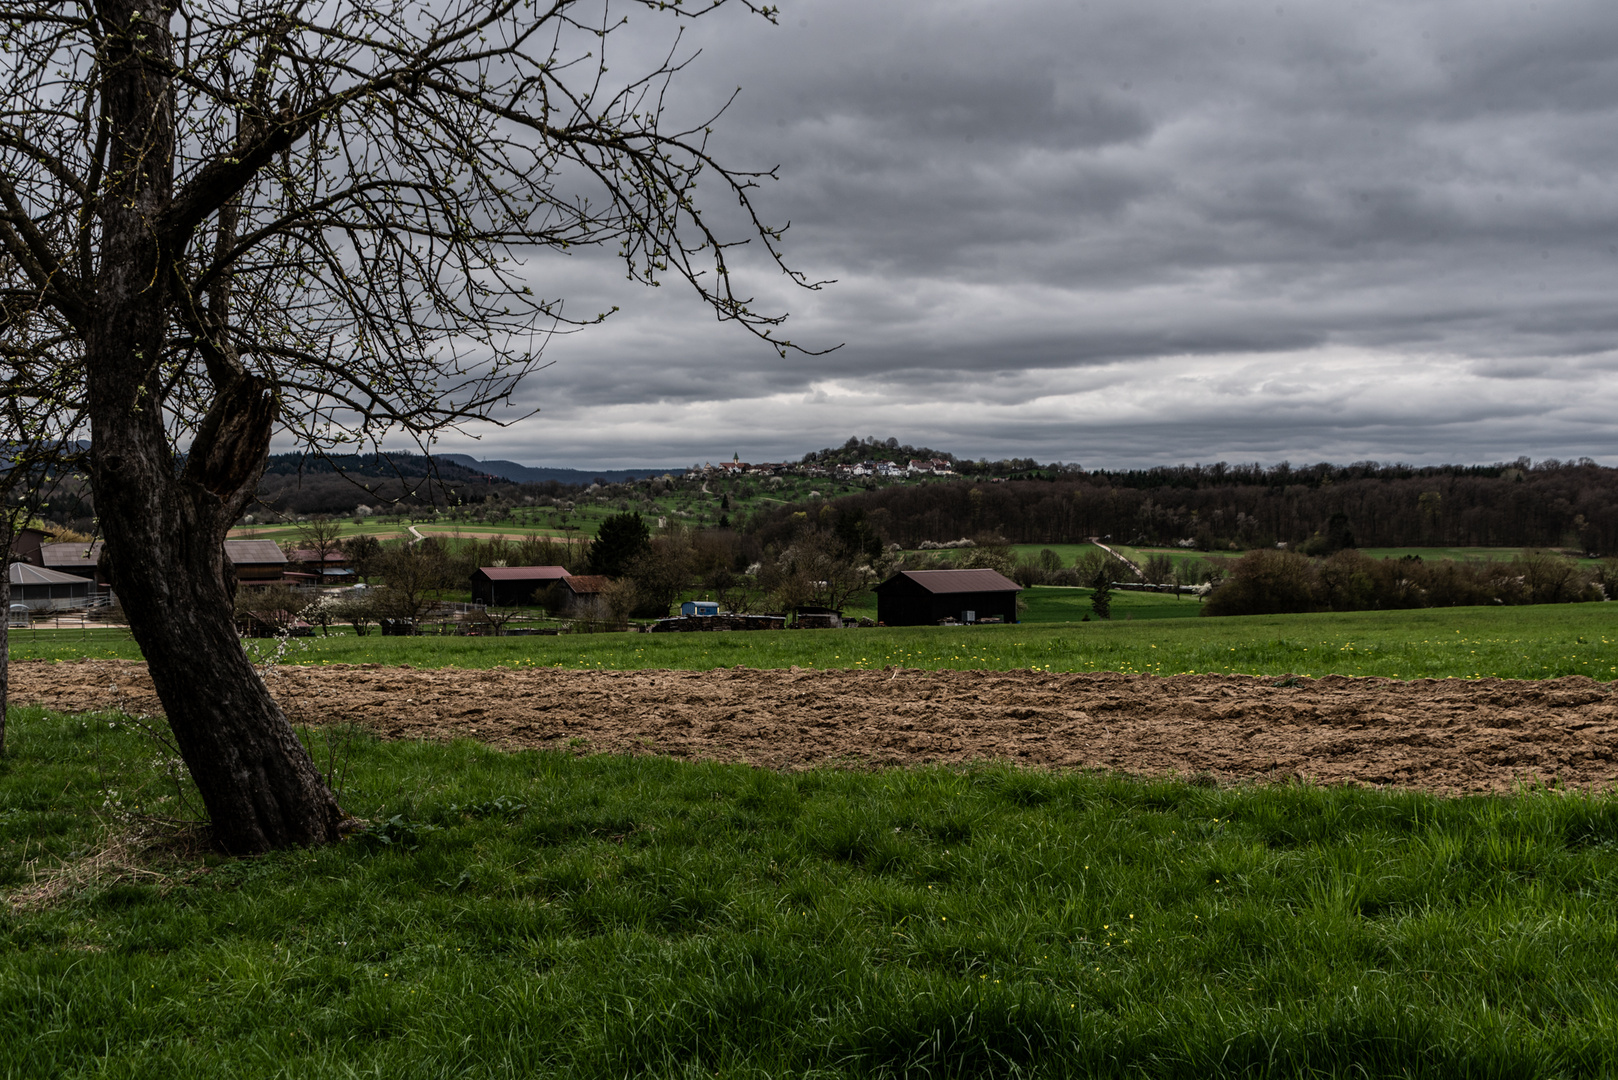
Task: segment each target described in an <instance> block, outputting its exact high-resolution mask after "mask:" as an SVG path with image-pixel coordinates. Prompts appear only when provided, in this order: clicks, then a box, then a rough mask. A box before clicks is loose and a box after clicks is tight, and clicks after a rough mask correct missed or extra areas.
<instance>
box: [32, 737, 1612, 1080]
mask: <svg viewBox="0 0 1618 1080" xmlns="http://www.w3.org/2000/svg"><path fill="white" fill-rule="evenodd" d="M309 738H310V739H311V740H312V741H313V744H314V746H313V749H314V751H315V755H316V757H317V758H318V759H320V760H322V761H326V760H336V761H337V762H339V763H340V764H341V765H342V771H341V782H342V784H343V788H344V800H345V803H346V805H347V806H348V807H349V808H350V809H351V810H353V811H354V812H356V813H358V814H360V815H361V816H363V817H365V818H367V819H368V820H369V821H370V822H371V823H372V825H371V828H370V829H369V831H367V832H365V833H362V834H359V835H356V836H354V837H352V838H351V839H349V840H348V841H347V842H345V843H343V844H341V845H338V846H335V847H332V848H328V849H324V850H318V851H291V852H283V853H280V854H275V855H270V856H265V857H262V858H256V859H241V860H229V859H223V858H219V857H217V856H214V855H211V854H208V853H207V852H206V850H205V849H204V848H203V847H202V846H201V843H200V838H199V836H198V834H197V832H196V831H195V830H194V829H191V828H186V827H184V826H175V825H169V824H165V823H164V822H165V820H166V819H168V818H173V817H176V816H181V817H183V815H184V810H183V799H184V798H185V797H186V795H187V794H188V793H187V791H186V789H185V788H184V786H183V785H182V786H177V785H176V784H175V782H174V780H173V779H172V777H171V776H170V774H169V772H168V771H167V765H168V762H167V761H166V755H164V754H162V753H161V752H160V751H159V750H158V748H157V747H156V746H155V745H154V744H153V743H152V742H151V741H150V740H149V738H148V737H146V736H144V735H142V734H141V733H140V732H139V731H138V730H137V729H136V728H134V727H133V726H131V725H130V724H129V723H127V722H125V721H123V720H122V719H121V718H118V717H115V716H83V717H68V716H59V715H55V714H51V713H46V712H42V711H39V710H35V709H19V710H16V711H15V712H14V713H13V716H12V722H11V731H10V739H11V753H10V755H9V756H8V757H7V758H5V759H4V760H3V761H0V888H3V890H4V892H5V893H6V894H7V896H8V899H9V900H10V903H9V904H7V905H4V906H3V907H0V1048H3V1049H0V1076H6V1077H45V1076H49V1077H109V1076H117V1077H135V1076H174V1075H187V1074H191V1075H199V1076H219V1075H229V1076H231V1077H236V1078H256V1077H266V1078H268V1077H292V1076H296V1077H354V1076H377V1077H390V1078H412V1077H445V1076H456V1077H485V1076H487V1077H512V1076H570V1077H627V1076H654V1077H693V1078H694V1077H713V1076H727V1077H730V1076H734V1077H771V1076H825V1077H829V1076H856V1077H864V1076H870V1077H893V1076H928V1077H979V1076H1052V1077H1059V1076H1061V1077H1065V1076H1075V1075H1082V1076H1131V1077H1138V1076H1152V1077H1188V1078H1196V1080H1202V1078H1206V1077H1227V1076H1228V1077H1238V1076H1241V1077H1247V1076H1288V1077H1290V1076H1303V1075H1308V1076H1343V1077H1348V1076H1353V1077H1395V1076H1397V1077H1455V1076H1477V1077H1518V1076H1570V1077H1571V1076H1610V1075H1612V1074H1613V1073H1614V1072H1615V1071H1618V976H1615V974H1614V970H1615V969H1614V966H1613V964H1612V957H1613V955H1614V954H1615V951H1618V924H1615V923H1614V920H1613V918H1612V912H1613V908H1614V904H1618V802H1614V801H1613V800H1612V799H1610V798H1595V797H1589V796H1585V795H1579V794H1569V793H1565V792H1560V791H1545V790H1525V791H1522V792H1519V793H1518V794H1515V795H1512V796H1509V797H1489V798H1467V799H1441V798H1436V797H1429V796H1424V795H1418V794H1409V793H1389V792H1373V791H1367V790H1358V789H1351V788H1343V789H1321V788H1312V787H1299V786H1291V787H1283V786H1268V787H1253V788H1245V787H1238V788H1218V787H1213V786H1198V785H1196V784H1189V783H1170V782H1143V781H1138V780H1131V779H1128V778H1125V777H1118V776H1108V775H1097V774H1064V775H1057V774H1048V773H1039V772H1029V771H1019V770H1014V769H1010V768H1005V767H999V766H984V767H981V768H973V769H964V770H946V769H938V768H923V769H915V770H904V771H889V772H880V773H867V772H853V771H835V770H816V771H809V772H801V773H791V774H780V773H772V772H768V771H762V770H756V769H748V768H743V767H735V766H720V765H711V764H690V763H680V762H675V761H671V760H667V759H662V758H656V757H650V756H648V757H632V758H625V757H606V756H600V757H577V758H576V757H571V756H568V755H565V754H560V753H545V752H523V753H501V752H497V751H494V750H490V749H488V748H485V747H483V746H480V745H476V744H472V743H466V742H457V743H453V744H447V745H443V744H417V743H383V742H378V741H375V740H373V739H371V738H369V737H366V736H363V735H359V734H356V733H353V732H349V731H326V732H317V733H311V734H310V735H309ZM328 744H330V749H332V750H333V751H334V752H335V757H334V758H329V757H328V752H327V751H328Z"/></svg>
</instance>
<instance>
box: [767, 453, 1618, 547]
mask: <svg viewBox="0 0 1618 1080" xmlns="http://www.w3.org/2000/svg"><path fill="white" fill-rule="evenodd" d="M836 502H837V505H838V506H839V508H840V509H855V508H858V509H862V510H864V511H865V513H866V516H867V520H869V521H870V523H871V525H872V526H873V527H874V528H876V529H877V530H878V531H879V532H880V533H881V534H882V536H883V537H884V539H886V540H888V541H891V542H895V543H899V544H901V545H903V546H905V547H907V548H908V547H915V546H917V545H919V544H920V543H921V542H922V541H924V540H948V539H952V538H956V537H963V536H976V535H980V534H985V533H987V534H995V535H1000V536H1003V537H1005V538H1006V539H1007V540H1010V541H1011V542H1013V543H1035V544H1053V543H1076V542H1080V541H1082V540H1084V539H1085V538H1087V537H1091V536H1111V537H1113V538H1114V539H1115V540H1118V541H1120V542H1126V543H1137V544H1163V545H1167V544H1177V543H1181V542H1183V541H1187V540H1189V541H1192V542H1193V544H1194V546H1196V547H1198V548H1200V549H1203V550H1222V549H1228V548H1230V547H1232V546H1235V547H1238V548H1252V547H1266V546H1272V545H1274V544H1275V543H1277V542H1285V543H1287V544H1288V545H1289V546H1303V545H1306V544H1309V543H1310V541H1312V540H1314V541H1316V546H1323V547H1325V548H1327V549H1335V548H1341V547H1354V546H1358V547H1414V546H1488V547H1561V546H1568V547H1578V548H1581V549H1582V550H1585V551H1588V552H1591V553H1609V554H1610V553H1612V552H1615V551H1618V469H1611V468H1606V467H1603V466H1600V465H1596V464H1595V463H1594V462H1591V461H1589V460H1588V459H1585V460H1583V461H1580V462H1565V463H1564V462H1557V461H1554V460H1551V461H1544V462H1540V463H1538V464H1535V465H1532V466H1530V465H1528V463H1527V462H1526V461H1522V462H1519V463H1516V464H1513V465H1503V466H1483V467H1475V466H1472V467H1435V468H1419V469H1418V468H1410V467H1404V466H1379V465H1375V464H1367V465H1354V466H1346V467H1345V466H1330V465H1319V466H1313V467H1310V468H1307V469H1294V468H1291V467H1289V466H1285V465H1282V466H1277V467H1274V468H1269V469H1264V468H1260V467H1258V466H1248V467H1242V466H1236V467H1232V466H1228V465H1224V464H1220V465H1213V466H1182V467H1179V468H1174V469H1152V470H1142V471H1137V472H1126V473H1077V474H1074V473H1053V474H1050V476H1049V478H1047V479H1042V480H1004V481H1001V480H997V481H990V482H979V481H971V480H961V481H955V482H950V483H932V484H921V485H892V486H888V487H873V488H872V489H870V490H867V491H863V492H859V493H856V494H853V495H849V496H844V497H843V498H841V499H838V500H836ZM801 509H803V507H797V506H794V507H786V508H783V509H781V510H777V511H773V512H771V513H769V514H765V515H761V516H760V518H758V519H757V520H756V521H755V522H754V524H753V527H754V529H756V530H759V531H766V532H767V531H769V530H770V528H771V526H772V524H773V523H774V522H775V520H776V519H778V518H782V517H785V516H788V515H790V514H792V513H793V512H794V511H797V510H801Z"/></svg>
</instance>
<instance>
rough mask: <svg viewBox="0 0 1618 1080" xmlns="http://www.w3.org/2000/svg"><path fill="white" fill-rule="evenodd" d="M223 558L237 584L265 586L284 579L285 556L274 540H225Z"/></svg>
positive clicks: (253, 586)
mask: <svg viewBox="0 0 1618 1080" xmlns="http://www.w3.org/2000/svg"><path fill="white" fill-rule="evenodd" d="M225 559H226V560H227V561H228V562H229V563H230V566H231V569H233V570H234V571H235V572H236V584H237V585H245V586H248V587H250V588H267V587H269V586H271V585H279V584H281V583H282V582H283V581H284V580H285V579H286V568H287V557H286V554H285V553H284V552H283V551H282V550H281V547H280V545H278V544H277V543H276V542H275V541H274V540H226V541H225Z"/></svg>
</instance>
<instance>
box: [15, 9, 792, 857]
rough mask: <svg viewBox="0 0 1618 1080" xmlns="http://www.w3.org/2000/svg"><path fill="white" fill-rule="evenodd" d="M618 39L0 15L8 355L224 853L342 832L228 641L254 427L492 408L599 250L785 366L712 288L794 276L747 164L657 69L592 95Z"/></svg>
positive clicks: (370, 429) (391, 14) (356, 425)
mask: <svg viewBox="0 0 1618 1080" xmlns="http://www.w3.org/2000/svg"><path fill="white" fill-rule="evenodd" d="M725 2H726V0H710V2H706V3H704V2H703V0H696V2H694V3H692V4H689V5H680V4H675V3H666V2H665V0H621V3H620V6H622V4H623V3H628V4H630V5H631V6H634V7H638V8H644V9H647V10H648V11H655V12H664V13H666V17H668V18H670V19H673V20H676V21H679V20H683V19H687V18H690V17H693V16H695V15H702V14H706V13H708V12H711V11H713V10H714V9H715V8H717V7H719V6H721V5H722V4H723V3H725ZM730 2H732V3H733V5H735V6H740V7H744V8H747V9H748V10H751V11H753V12H755V13H757V14H761V15H764V16H765V17H767V18H772V17H773V9H770V8H766V7H762V6H759V5H756V4H755V3H753V0H730ZM621 26H622V19H621V18H619V17H618V14H617V12H616V11H614V10H613V9H612V8H611V7H610V6H609V0H541V2H540V3H539V4H538V5H534V4H531V3H519V2H517V0H449V2H448V3H446V4H433V5H426V4H419V3H415V2H413V0H376V2H370V3H359V4H344V5H312V4H305V3H293V2H291V0H285V2H276V0H257V2H255V0H247V2H245V3H243V2H238V0H186V2H185V3H183V4H181V3H180V2H179V0H104V2H93V0H76V2H70V0H11V2H9V3H8V4H7V5H6V11H5V17H4V19H3V20H0V75H3V76H4V78H5V84H6V85H8V86H10V87H11V89H10V90H9V91H8V92H7V98H6V103H5V106H4V110H3V112H0V252H3V253H4V261H3V262H0V275H3V276H0V293H3V295H4V297H5V309H4V311H5V314H4V319H5V326H6V340H7V341H8V342H10V341H11V340H13V337H14V335H16V334H19V333H20V334H24V335H26V336H27V340H28V348H31V349H44V348H47V347H53V348H55V349H56V350H57V352H58V354H59V356H60V359H61V364H60V368H61V370H62V371H64V372H65V373H66V374H67V376H68V382H69V386H70V387H71V390H67V391H63V393H64V395H66V396H65V397H63V398H62V399H61V401H60V402H59V403H60V404H65V405H66V406H67V407H68V408H69V409H70V411H71V409H72V408H75V407H82V408H83V409H84V411H85V413H86V415H87V417H88V426H89V433H90V462H89V475H90V480H91V485H92V487H93V490H94V493H95V499H96V512H97V514H98V515H99V517H100V520H101V524H102V529H103V531H104V533H105V536H106V547H105V552H106V555H105V559H106V569H107V571H108V572H109V573H110V575H111V577H112V580H113V584H114V586H115V588H116V589H117V591H118V594H119V597H120V599H121V600H122V602H123V605H124V608H125V610H126V611H127V613H128V616H129V621H130V626H131V629H132V630H133V631H134V634H135V637H136V640H137V641H138V642H139V644H140V647H141V649H142V651H143V653H144V654H145V656H146V658H147V661H148V663H149V665H150V671H151V676H152V680H153V682H154V684H155V686H156V689H157V692H158V695H159V697H160V698H161V700H162V702H163V706H164V710H165V712H166V713H167V717H168V722H169V725H170V727H171V728H172V729H173V731H174V734H175V739H176V743H177V744H178V746H179V748H180V750H181V753H182V754H183V755H184V757H185V760H186V763H187V765H188V766H189V767H190V769H191V772H192V775H193V776H194V777H195V779H196V782H197V786H198V788H199V790H200V792H201V794H202V797H203V800H204V802H205V804H206V806H207V808H208V811H209V814H210V817H211V819H212V823H213V827H214V835H215V839H216V841H217V842H218V843H219V844H220V845H221V846H222V847H223V848H225V849H226V850H228V851H233V852H253V851H262V850H265V849H269V848H276V847H285V846H290V845H299V844H320V843H325V842H329V841H331V840H333V839H335V838H337V837H338V836H339V835H340V834H341V832H342V829H343V827H344V824H343V823H344V815H343V813H342V811H341V810H340V808H339V807H338V805H337V802H336V800H335V798H334V797H333V796H332V794H331V792H330V791H329V790H328V789H327V787H326V785H325V783H324V782H323V781H322V779H321V776H320V773H319V771H318V770H317V769H316V768H315V767H314V765H313V764H312V763H311V762H310V760H309V758H308V755H307V754H306V753H305V752H304V750H303V748H302V746H301V745H300V744H299V742H298V739H297V736H296V735H295V733H294V732H293V730H292V728H291V726H290V725H289V724H288V723H287V721H286V718H285V716H284V715H283V714H282V712H281V710H280V709H279V708H278V707H277V706H276V704H275V702H274V701H273V700H272V699H271V697H270V696H269V694H268V692H267V691H266V689H265V687H264V684H263V683H262V682H261V681H260V679H259V678H258V676H257V674H256V672H255V671H254V670H253V667H252V665H251V664H250V663H249V661H248V659H247V657H246V656H245V654H244V653H243V650H242V649H241V647H240V645H239V643H238V641H237V639H236V636H235V634H234V631H233V627H232V625H231V618H230V614H231V592H232V589H233V585H232V583H231V580H230V575H229V573H228V571H227V567H226V563H225V559H224V555H223V540H224V536H225V534H226V531H227V530H228V529H229V528H230V526H231V525H232V524H233V523H234V522H235V521H236V520H237V519H238V518H239V517H240V516H241V514H242V511H243V510H244V508H245V507H246V505H247V503H248V502H249V500H250V499H251V498H252V496H253V492H254V490H255V488H256V486H257V483H258V481H259V478H260V477H261V475H262V474H263V471H264V467H265V462H266V458H267V454H268V450H269V445H270V439H271V437H272V435H273V434H274V433H275V432H276V431H277V429H278V428H279V429H281V430H284V431H286V432H288V433H290V434H291V435H293V436H295V437H296V438H298V439H300V440H302V441H303V443H304V444H305V445H307V446H310V447H311V448H313V449H314V450H316V451H317V452H319V451H323V450H327V449H331V448H334V447H338V446H352V445H355V444H364V443H367V442H368V443H370V444H371V445H378V444H379V443H380V441H381V439H382V438H383V437H384V436H388V437H397V436H399V435H400V434H406V435H410V436H413V437H415V438H417V439H418V440H419V441H421V442H422V443H423V444H424V445H425V444H426V443H427V442H429V441H430V440H431V438H432V436H433V434H434V433H435V432H437V431H441V430H443V429H444V428H446V427H453V426H455V425H459V424H464V423H468V422H471V421H475V420H480V419H486V418H489V417H490V416H491V414H492V413H493V411H494V410H495V409H496V408H498V407H502V406H506V405H509V403H510V400H511V396H512V393H513V391H514V389H515V387H516V385H517V382H518V380H519V379H521V378H522V377H523V376H524V375H526V374H528V373H530V372H532V371H533V370H535V369H536V368H537V367H538V366H539V364H540V354H539V347H540V346H541V345H542V344H543V340H544V334H545V333H547V332H549V331H551V330H554V329H557V328H561V329H567V328H570V327H575V326H580V325H586V324H589V323H593V322H596V321H599V319H600V318H602V317H605V316H604V315H596V316H585V317H578V316H574V315H573V314H571V313H564V311H563V308H562V304H561V302H560V301H559V300H557V299H553V298H545V297H542V296H538V295H535V294H534V293H533V292H532V291H531V289H530V286H529V281H530V275H531V274H532V273H533V269H532V263H533V261H534V255H535V253H536V252H542V251H547V250H556V251H563V250H568V249H571V248H575V247H579V246H592V245H595V246H606V247H609V248H614V247H615V248H616V250H617V252H618V254H620V255H621V257H622V258H623V260H624V264H625V265H626V267H627V270H628V273H629V276H630V277H631V278H632V279H635V280H638V281H641V282H644V283H646V284H649V285H656V284H660V283H661V281H662V279H663V278H664V277H665V276H667V275H670V274H672V275H675V276H677V277H680V278H684V279H685V280H686V281H687V282H688V283H690V284H691V285H692V286H693V287H694V288H695V290H696V292H697V294H698V296H699V297H700V299H701V300H703V301H705V302H706V303H708V304H709V305H710V306H711V307H712V308H713V310H714V311H715V312H716V313H717V315H718V316H719V318H720V319H721V320H727V321H732V322H736V323H739V324H741V325H742V326H743V327H745V328H747V329H748V330H750V331H752V332H753V333H755V334H757V335H759V336H760V337H762V338H764V339H765V340H766V341H768V342H769V343H770V344H771V345H772V346H774V347H775V348H777V349H779V350H781V351H782V353H783V354H784V353H785V351H786V350H787V349H789V348H792V345H791V343H790V342H788V341H784V340H782V339H780V338H778V337H777V336H776V333H777V330H778V327H779V325H780V323H781V319H782V318H783V316H780V315H774V314H768V313H762V312H758V311H755V310H754V309H753V308H752V307H751V306H750V304H749V301H748V299H747V298H746V297H745V296H742V295H740V294H738V293H737V292H736V291H734V290H733V287H732V279H731V260H732V257H733V255H734V246H735V244H736V243H738V242H746V241H748V240H752V241H756V242H757V244H756V247H757V248H758V250H760V251H761V253H762V255H763V257H764V258H765V259H766V260H773V261H774V263H775V264H776V265H777V266H779V267H780V268H781V270H782V271H784V272H786V273H788V274H790V276H791V277H792V279H793V280H794V281H796V282H798V283H799V284H802V285H804V286H806V287H811V288H812V287H814V286H815V285H816V284H817V283H815V282H811V281H808V280H806V279H805V278H803V277H802V276H801V275H799V274H797V273H795V272H792V271H789V270H787V268H786V266H785V264H784V263H782V262H781V257H780V255H779V251H778V244H779V241H780V238H781V232H780V230H779V229H776V228H774V227H772V226H769V225H767V224H766V223H765V222H763V221H762V220H761V219H760V218H759V217H758V215H757V214H756V213H755V211H754V209H753V206H752V203H751V201H750V197H751V192H752V190H753V188H754V187H755V185H756V184H757V183H758V182H759V181H760V180H761V179H762V178H764V177H767V176H770V175H772V174H771V173H769V172H767V171H762V172H761V171H741V170H737V169H734V168H731V167H728V166H727V165H725V164H723V163H721V162H720V161H718V160H716V159H715V158H714V156H713V155H712V154H711V153H710V151H709V149H708V144H707V140H708V136H709V132H710V130H711V128H710V125H709V122H701V123H698V124H695V125H686V126H680V125H675V124H672V123H670V122H668V120H667V117H668V114H667V113H666V111H665V94H666V92H667V91H668V90H669V88H670V85H671V80H672V79H673V78H674V76H675V75H677V73H678V72H679V70H680V68H681V66H682V65H683V62H684V61H683V60H681V59H680V58H679V57H678V56H677V55H676V54H674V53H670V54H669V56H668V58H666V59H665V60H664V61H663V62H662V63H660V64H656V65H654V66H653V68H652V70H649V71H642V72H639V73H636V74H634V75H632V76H631V77H629V78H627V79H624V80H621V81H617V82H614V81H612V80H611V79H609V75H608V72H609V65H608V64H607V62H606V58H605V50H606V49H607V48H608V46H609V45H610V43H611V41H612V39H613V35H614V34H615V33H616V32H617V31H618V29H619V28H620V27H621ZM616 78H617V76H616V74H614V75H613V76H612V79H616ZM699 180H700V181H701V182H702V184H703V185H704V191H703V192H702V193H701V194H702V195H704V196H706V195H708V194H709V193H710V192H711V193H712V194H715V195H722V196H725V197H726V200H727V202H728V204H729V206H730V207H731V209H730V210H726V211H724V213H725V214H727V215H731V217H730V218H729V220H730V221H733V222H734V223H735V226H734V231H727V226H724V225H722V224H719V223H718V219H717V218H715V217H714V212H712V211H705V210H704V209H703V207H705V206H708V205H710V204H708V203H707V202H703V203H702V204H700V205H699V202H698V196H699V192H698V190H697V187H698V183H699ZM738 208H739V212H738ZM738 213H739V216H738ZM42 343H52V344H51V345H49V346H47V345H45V344H42ZM0 355H3V356H4V360H3V361H0V362H4V363H5V364H6V365H7V367H6V372H5V374H6V376H7V379H8V387H9V376H10V375H11V373H12V372H13V370H15V368H14V365H15V361H14V359H13V358H12V357H11V355H10V354H9V353H8V354H0ZM7 392H10V391H9V389H8V391H7ZM182 461H183V464H180V463H181V462H182Z"/></svg>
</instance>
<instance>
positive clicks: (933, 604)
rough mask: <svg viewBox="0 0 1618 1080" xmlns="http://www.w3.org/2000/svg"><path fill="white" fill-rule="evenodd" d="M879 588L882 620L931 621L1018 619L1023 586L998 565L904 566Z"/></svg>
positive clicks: (894, 622) (923, 623)
mask: <svg viewBox="0 0 1618 1080" xmlns="http://www.w3.org/2000/svg"><path fill="white" fill-rule="evenodd" d="M874 591H875V592H876V617H877V621H878V622H882V623H886V624H887V625H889V626H928V625H931V624H933V623H940V622H944V621H945V620H947V619H954V620H956V621H958V622H963V623H972V622H984V621H996V622H1008V623H1011V622H1016V621H1017V594H1018V593H1019V592H1022V586H1021V585H1018V584H1017V583H1016V582H1015V581H1012V580H1011V579H1010V578H1008V577H1006V576H1004V575H1003V574H1000V573H998V572H997V571H994V570H901V571H900V572H899V573H897V574H895V575H893V577H890V578H889V579H888V580H886V581H884V582H883V583H882V584H880V585H878V586H877V587H876V589H875V590H874Z"/></svg>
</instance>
